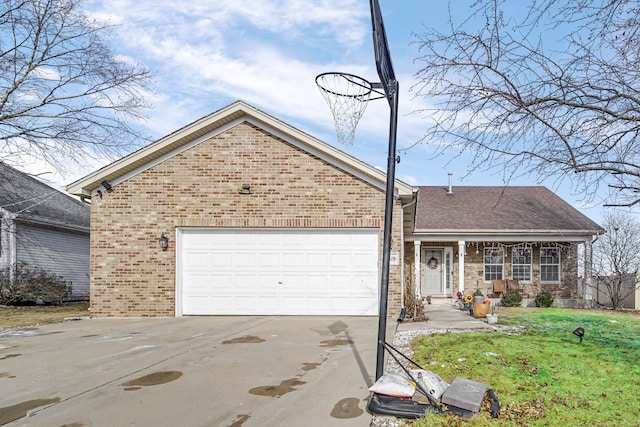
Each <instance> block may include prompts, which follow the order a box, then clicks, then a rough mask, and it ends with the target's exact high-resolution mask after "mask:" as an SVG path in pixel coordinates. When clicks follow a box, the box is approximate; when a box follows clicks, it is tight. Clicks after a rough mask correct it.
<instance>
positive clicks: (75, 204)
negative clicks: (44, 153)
mask: <svg viewBox="0 0 640 427" xmlns="http://www.w3.org/2000/svg"><path fill="white" fill-rule="evenodd" d="M0 208H2V209H4V210H5V211H8V212H10V213H12V214H14V215H15V216H16V217H17V218H19V219H22V220H25V221H30V222H37V223H41V224H46V225H51V226H56V227H62V228H69V229H76V230H78V229H79V230H86V231H89V223H90V210H91V209H90V208H89V206H87V205H85V204H84V203H82V202H81V201H79V200H76V199H74V198H72V197H71V196H68V195H66V194H64V193H63V192H61V191H58V190H56V189H55V188H52V187H50V186H48V185H46V184H44V183H42V182H40V181H38V180H37V179H35V178H33V177H31V176H29V175H27V174H25V173H23V172H20V171H18V170H16V169H14V168H12V167H10V166H7V165H5V164H3V163H0Z"/></svg>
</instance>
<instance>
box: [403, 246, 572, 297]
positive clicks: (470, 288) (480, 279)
mask: <svg viewBox="0 0 640 427" xmlns="http://www.w3.org/2000/svg"><path fill="white" fill-rule="evenodd" d="M413 246H414V245H413V242H408V243H406V244H405V274H407V276H408V277H407V280H406V284H407V287H408V288H411V287H413V286H414V285H413V281H414V278H413V271H414V260H413V251H414V248H413ZM426 246H428V247H431V246H433V247H446V246H453V251H454V253H455V252H457V243H456V244H452V243H450V242H423V243H422V247H423V248H424V247H426ZM483 249H484V247H483V244H480V245H479V246H478V253H477V254H476V253H475V252H476V247H475V245H474V244H472V245H471V246H468V247H467V248H466V254H465V268H464V285H465V292H466V293H473V292H474V291H475V290H476V289H479V290H480V291H482V293H483V294H484V295H490V294H491V293H492V292H493V285H492V283H491V282H485V281H484V264H483ZM505 254H506V258H505V263H504V269H505V271H504V274H505V275H504V277H505V278H510V277H512V273H511V268H512V267H511V255H512V254H511V250H510V249H508V248H506V249H505ZM560 254H561V256H560V260H561V263H562V264H561V272H560V274H561V277H560V283H540V248H539V247H537V246H536V247H534V248H533V255H532V257H533V258H532V259H533V264H532V267H531V268H532V278H533V280H532V281H531V283H521V285H520V286H521V287H522V288H523V295H524V296H525V297H531V298H534V297H535V296H536V295H538V294H539V293H540V292H543V291H545V292H549V293H550V294H551V295H553V297H554V298H579V297H580V295H579V287H578V248H577V245H575V244H574V245H567V246H562V248H561V249H560ZM458 263H459V258H458V257H455V256H454V258H453V276H452V278H453V279H452V280H453V287H452V289H453V294H454V296H455V293H456V292H457V290H458V283H459V281H460V279H459V274H458V272H459V269H458Z"/></svg>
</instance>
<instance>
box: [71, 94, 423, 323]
mask: <svg viewBox="0 0 640 427" xmlns="http://www.w3.org/2000/svg"><path fill="white" fill-rule="evenodd" d="M386 187H387V185H386V176H385V173H384V172H383V171H381V170H380V169H378V168H375V167H373V166H371V165H368V164H366V163H364V162H362V161H360V160H358V159H356V158H354V157H352V156H350V155H348V154H347V153H345V152H343V151H341V150H338V149H336V148H334V147H332V146H330V145H328V144H326V143H324V142H323V141H320V140H318V139H316V138H314V137H313V136H311V135H309V134H307V133H305V132H302V131H300V130H298V129H295V128H294V127H292V126H290V125H288V124H286V123H284V122H282V121H281V120H279V119H277V118H275V117H272V116H270V115H268V114H266V113H264V112H262V111H260V110H258V109H256V108H254V107H252V106H250V105H247V104H245V103H243V102H241V101H238V102H235V103H233V104H231V105H229V106H227V107H225V108H223V109H221V110H219V111H216V112H214V113H212V114H210V115H208V116H206V117H203V118H201V119H199V120H197V121H195V122H193V123H190V124H188V125H187V126H185V127H183V128H181V129H178V130H176V131H175V132H172V133H170V134H169V135H167V136H165V137H163V138H161V139H159V140H158V141H155V142H153V143H151V144H149V145H147V146H145V147H143V148H141V149H140V150H138V151H135V152H133V153H131V154H130V155H128V156H126V157H124V158H122V159H120V160H118V161H116V162H114V163H112V164H109V165H107V166H105V167H103V168H101V169H99V170H97V171H95V172H94V173H92V174H90V175H88V176H86V177H84V178H82V179H80V180H78V181H76V182H75V183H73V184H70V185H69V186H68V187H67V191H68V192H69V193H72V194H76V195H78V196H80V197H83V198H85V199H91V268H90V274H91V314H92V316H110V317H126V316H132V317H134V316H135V317H144V316H184V315H354V316H356V315H357V316H377V315H378V314H379V304H378V299H379V297H380V296H379V286H380V279H379V278H380V276H381V270H382V258H383V257H382V235H383V230H384V225H385V207H386V197H385V194H386ZM394 195H395V197H394V207H393V211H394V213H393V223H392V224H391V233H392V236H391V237H392V241H393V242H394V243H393V244H392V248H391V250H392V253H391V255H393V256H394V260H395V262H394V263H391V265H390V266H389V292H388V299H387V301H388V311H387V312H388V313H389V315H390V316H397V315H398V314H399V313H400V311H401V309H402V295H403V294H402V292H403V291H402V284H403V283H404V276H403V261H402V260H403V256H404V254H403V240H404V232H405V228H406V230H410V229H411V228H412V227H411V224H412V220H413V216H412V214H411V210H412V206H413V205H414V203H413V201H414V197H415V191H414V188H413V187H412V186H410V185H407V184H405V183H402V182H401V181H397V180H396V182H395V188H394ZM405 206H406V207H407V211H406V212H405V211H404V207H405ZM161 237H165V238H168V241H167V240H164V239H163V240H162V242H163V244H162V245H160V244H159V239H160V238H161ZM165 243H166V244H165Z"/></svg>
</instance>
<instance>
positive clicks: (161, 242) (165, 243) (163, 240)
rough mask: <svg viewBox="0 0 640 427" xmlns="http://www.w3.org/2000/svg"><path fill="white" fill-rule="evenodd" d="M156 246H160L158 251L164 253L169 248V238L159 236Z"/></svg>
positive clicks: (162, 235)
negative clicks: (160, 250)
mask: <svg viewBox="0 0 640 427" xmlns="http://www.w3.org/2000/svg"><path fill="white" fill-rule="evenodd" d="M158 244H159V245H160V249H162V250H163V251H166V250H167V248H168V247H169V238H168V237H167V236H165V235H164V233H162V234H160V238H159V239H158Z"/></svg>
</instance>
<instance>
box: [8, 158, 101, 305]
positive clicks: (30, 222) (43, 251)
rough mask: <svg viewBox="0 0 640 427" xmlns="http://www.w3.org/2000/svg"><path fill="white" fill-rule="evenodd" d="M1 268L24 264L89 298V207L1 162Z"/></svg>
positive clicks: (77, 294)
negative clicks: (42, 271) (56, 277)
mask: <svg viewBox="0 0 640 427" xmlns="http://www.w3.org/2000/svg"><path fill="white" fill-rule="evenodd" d="M0 216H1V218H2V220H1V223H0V268H7V267H10V266H13V265H17V264H20V263H23V262H24V263H26V264H27V265H28V267H30V268H35V267H37V268H39V269H42V270H45V271H47V272H49V273H52V274H55V275H57V276H60V277H62V278H63V279H64V280H65V281H67V282H69V283H70V284H71V290H72V295H71V299H87V298H88V296H89V220H90V209H89V206H87V205H86V204H84V203H82V202H81V201H79V200H75V199H74V198H72V197H70V196H68V195H66V194H64V193H62V192H61V191H58V190H56V189H54V188H52V187H49V186H48V185H46V184H43V183H42V182H40V181H38V180H37V179H35V178H33V177H31V176H29V175H27V174H25V173H22V172H20V171H18V170H16V169H14V168H12V167H10V166H7V165H5V164H3V163H0Z"/></svg>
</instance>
